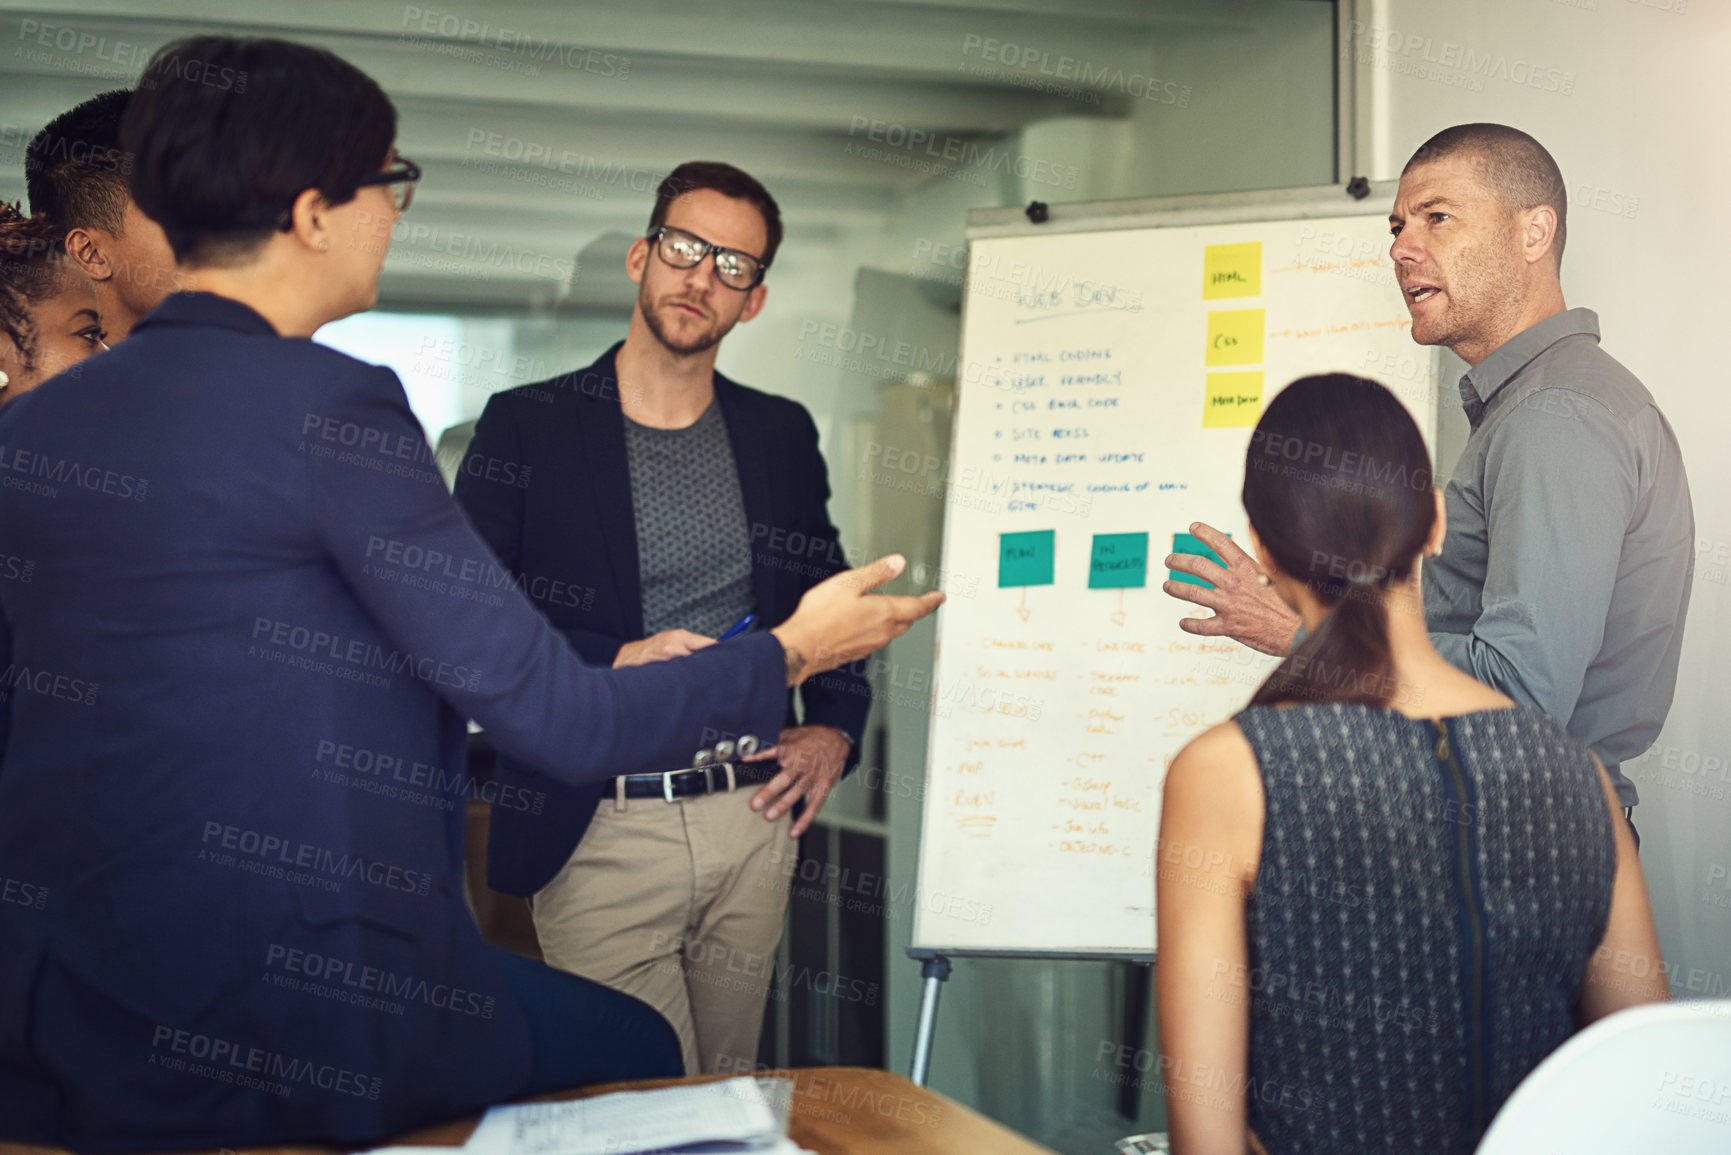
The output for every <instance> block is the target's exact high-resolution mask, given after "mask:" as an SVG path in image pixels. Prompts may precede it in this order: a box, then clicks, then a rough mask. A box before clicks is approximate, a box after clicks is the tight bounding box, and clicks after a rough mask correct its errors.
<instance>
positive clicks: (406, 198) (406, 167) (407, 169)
mask: <svg viewBox="0 0 1731 1155" xmlns="http://www.w3.org/2000/svg"><path fill="white" fill-rule="evenodd" d="M420 179H421V166H420V165H418V164H416V163H415V162H414V161H412V160H410V159H409V158H408V157H406V156H399V157H398V158H397V163H396V164H394V165H392V166H391V167H390V168H388V169H386V170H385V171H384V172H376V173H374V174H373V175H372V176H364V177H362V178H361V179H360V180H358V181H356V182H355V188H356V189H357V190H359V189H364V188H366V187H368V186H369V185H375V184H382V185H386V186H388V187H389V188H390V190H391V198H392V199H393V200H395V201H396V202H397V211H398V212H400V213H406V212H408V211H409V204H410V203H411V202H412V201H413V200H414V199H415V182H416V181H418V180H420Z"/></svg>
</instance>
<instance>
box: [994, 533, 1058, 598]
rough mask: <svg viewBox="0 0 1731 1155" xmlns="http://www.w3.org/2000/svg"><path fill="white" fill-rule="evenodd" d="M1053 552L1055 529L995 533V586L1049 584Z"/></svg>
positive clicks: (1053, 565) (1055, 544) (1053, 557)
mask: <svg viewBox="0 0 1731 1155" xmlns="http://www.w3.org/2000/svg"><path fill="white" fill-rule="evenodd" d="M1057 552H1058V531H1057V530H1053V529H1036V530H1030V531H1027V532H1024V533H1001V534H999V535H998V588H999V589H1004V588H1006V587H1010V586H1049V585H1051V584H1052V574H1053V571H1054V570H1055V569H1056V568H1057V567H1056V566H1055V564H1054V561H1055V559H1056V556H1057Z"/></svg>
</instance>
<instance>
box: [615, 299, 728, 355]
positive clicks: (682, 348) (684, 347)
mask: <svg viewBox="0 0 1731 1155" xmlns="http://www.w3.org/2000/svg"><path fill="white" fill-rule="evenodd" d="M643 296H647V294H646V293H645V294H640V295H639V301H638V303H639V305H641V306H643V323H644V324H646V325H648V326H649V331H650V332H651V333H653V334H655V339H656V340H657V341H660V342H661V344H662V346H663V347H665V348H666V349H667V351H668V352H669V353H673V354H676V355H677V356H680V357H692V356H695V355H697V354H698V353H703V352H706V351H708V350H710V349H713V348H714V347H715V346H716V345H718V344H720V343H721V339H722V338H723V337H725V336H727V333H728V330H730V329H732V328H733V326H732V325H726V326H723V327H722V328H720V329H714V330H711V331H710V332H708V333H705V334H703V335H702V336H700V337H698V338H696V339H695V340H692V341H690V342H687V343H680V342H679V341H676V340H675V339H674V338H673V335H672V334H670V333H669V332H668V331H667V330H666V329H665V328H664V327H663V326H662V324H661V317H660V315H659V313H658V311H657V310H656V309H654V308H652V307H650V305H649V303H648V302H646V301H643V300H642V299H641V298H642V297H643Z"/></svg>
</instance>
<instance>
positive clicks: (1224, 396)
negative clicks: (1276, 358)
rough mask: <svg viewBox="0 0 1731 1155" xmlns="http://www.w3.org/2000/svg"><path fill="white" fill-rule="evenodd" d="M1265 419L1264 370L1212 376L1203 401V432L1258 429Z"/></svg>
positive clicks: (1209, 377) (1209, 378)
mask: <svg viewBox="0 0 1731 1155" xmlns="http://www.w3.org/2000/svg"><path fill="white" fill-rule="evenodd" d="M1261 416H1262V370H1260V369H1256V370H1252V371H1250V372H1239V373H1210V374H1208V389H1207V395H1206V396H1205V397H1204V398H1203V399H1202V428H1204V429H1228V428H1231V427H1233V426H1243V425H1255V424H1256V421H1257V418H1259V417H1261Z"/></svg>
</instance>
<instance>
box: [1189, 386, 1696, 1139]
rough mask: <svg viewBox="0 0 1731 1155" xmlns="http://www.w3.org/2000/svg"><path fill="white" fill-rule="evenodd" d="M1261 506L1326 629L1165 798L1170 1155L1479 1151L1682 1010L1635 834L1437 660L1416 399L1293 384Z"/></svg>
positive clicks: (1601, 778)
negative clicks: (1625, 1018)
mask: <svg viewBox="0 0 1731 1155" xmlns="http://www.w3.org/2000/svg"><path fill="white" fill-rule="evenodd" d="M1295 447H1297V448H1300V449H1302V452H1299V453H1294V452H1293V450H1294V448H1295ZM1243 500H1244V508H1245V512H1246V513H1248V514H1249V516H1250V528H1251V533H1250V540H1251V547H1252V552H1253V553H1254V554H1255V555H1256V557H1257V560H1258V562H1259V564H1260V566H1261V569H1262V574H1263V577H1262V580H1263V581H1264V582H1266V583H1267V584H1268V585H1270V586H1272V587H1273V589H1274V590H1275V592H1276V593H1277V594H1278V595H1279V596H1280V598H1281V600H1282V601H1284V602H1285V603H1286V604H1287V605H1288V606H1290V607H1291V608H1292V609H1293V610H1294V611H1296V612H1297V613H1298V614H1299V615H1300V616H1301V617H1302V618H1303V621H1304V633H1303V635H1302V638H1301V640H1300V641H1299V642H1298V644H1297V645H1296V646H1295V647H1294V648H1293V651H1292V653H1291V654H1289V655H1288V656H1287V658H1286V660H1285V661H1284V662H1282V663H1281V665H1280V666H1279V667H1278V668H1277V669H1276V670H1275V671H1274V672H1273V673H1272V674H1271V675H1270V676H1269V678H1268V680H1267V681H1266V682H1264V683H1263V684H1262V686H1261V687H1260V688H1259V689H1258V690H1257V692H1256V694H1255V695H1254V696H1253V697H1252V699H1251V702H1250V705H1249V707H1248V708H1246V709H1244V710H1242V711H1240V712H1239V713H1238V714H1237V715H1236V716H1235V717H1234V718H1233V719H1232V720H1230V721H1228V722H1224V723H1222V724H1221V725H1218V726H1215V727H1214V728H1212V729H1211V730H1209V731H1207V732H1206V733H1204V734H1202V735H1201V736H1200V737H1198V738H1197V739H1196V740H1195V741H1193V742H1191V743H1190V745H1188V746H1187V747H1185V748H1184V750H1183V751H1182V752H1180V753H1179V755H1178V756H1177V758H1175V759H1174V760H1173V763H1172V767H1171V770H1170V772H1169V773H1168V776H1167V779H1166V788H1165V796H1164V809H1163V811H1162V814H1161V826H1160V847H1159V849H1158V851H1157V857H1156V860H1155V861H1156V867H1157V869H1156V875H1157V878H1158V883H1157V886H1158V918H1159V949H1160V964H1159V968H1158V975H1159V977H1158V984H1159V1023H1160V1044H1161V1052H1162V1056H1161V1071H1162V1072H1163V1074H1164V1075H1165V1082H1166V1089H1167V1101H1168V1107H1169V1113H1170V1114H1169V1118H1170V1123H1171V1134H1172V1139H1173V1148H1172V1149H1173V1151H1174V1153H1175V1155H1199V1153H1217V1152H1219V1153H1224V1152H1232V1153H1233V1155H1242V1153H1243V1152H1246V1151H1257V1152H1260V1151H1263V1150H1266V1151H1267V1152H1269V1153H1270V1155H1300V1153H1303V1152H1320V1151H1327V1152H1330V1153H1331V1155H1349V1153H1354V1152H1384V1151H1402V1152H1437V1153H1443V1152H1447V1153H1457V1152H1458V1153H1460V1155H1466V1153H1467V1152H1470V1151H1472V1150H1473V1148H1474V1147H1475V1146H1476V1145H1477V1144H1478V1141H1479V1139H1480V1138H1481V1137H1482V1136H1483V1135H1484V1133H1485V1129H1486V1127H1487V1126H1488V1125H1489V1123H1490V1120H1491V1117H1492V1116H1493V1115H1495V1113H1496V1111H1497V1109H1498V1107H1500V1106H1501V1105H1502V1103H1503V1101H1504V1100H1506V1099H1507V1098H1508V1097H1509V1095H1510V1094H1511V1093H1512V1092H1513V1091H1514V1088H1515V1085H1516V1084H1517V1083H1519V1082H1520V1081H1521V1080H1522V1079H1523V1078H1525V1077H1526V1075H1527V1073H1528V1072H1529V1071H1531V1070H1532V1069H1533V1068H1534V1067H1535V1066H1537V1065H1538V1063H1539V1062H1540V1060H1542V1059H1543V1058H1544V1057H1545V1056H1546V1055H1547V1054H1548V1053H1550V1052H1551V1051H1552V1050H1555V1049H1556V1048H1557V1047H1558V1046H1559V1045H1560V1044H1561V1043H1562V1042H1563V1041H1564V1040H1565V1039H1567V1038H1568V1037H1569V1035H1570V1034H1571V1033H1573V1032H1574V1031H1575V1030H1576V1029H1577V1028H1579V1027H1581V1026H1584V1025H1585V1024H1587V1023H1589V1022H1591V1021H1593V1020H1595V1019H1598V1018H1602V1017H1603V1016H1605V1015H1608V1014H1611V1013H1612V1012H1614V1011H1617V1010H1620V1009H1622V1008H1624V1007H1627V1006H1630V1005H1633V1004H1635V1003H1643V1002H1655V1001H1660V1000H1663V999H1664V998H1666V997H1667V989H1666V985H1665V981H1664V979H1663V977H1662V975H1663V971H1662V968H1661V966H1660V960H1659V944H1658V939H1657V936H1656V935H1655V932H1654V929H1653V915H1652V910H1651V908H1650V906H1649V905H1648V900H1647V892H1646V885H1645V883H1644V882H1643V881H1642V878H1641V867H1640V865H1639V862H1638V860H1637V859H1636V857H1635V844H1634V840H1633V837H1632V835H1631V833H1630V830H1629V824H1628V823H1627V822H1626V821H1624V820H1623V813H1622V809H1621V806H1620V805H1619V804H1618V801H1617V797H1616V794H1615V792H1614V791H1613V790H1612V787H1611V784H1610V780H1609V779H1608V778H1607V776H1606V774H1605V770H1604V767H1603V766H1602V765H1601V764H1600V763H1599V761H1598V759H1597V758H1596V757H1595V756H1594V754H1593V753H1592V751H1591V750H1589V749H1588V748H1587V747H1586V746H1584V745H1582V744H1581V743H1580V742H1578V741H1576V740H1575V739H1574V738H1572V737H1570V736H1569V734H1568V732H1567V731H1566V730H1565V729H1564V728H1563V726H1562V724H1561V723H1559V722H1557V721H1556V720H1555V719H1553V718H1551V717H1549V716H1548V715H1546V714H1544V713H1543V712H1541V711H1539V710H1538V709H1536V708H1533V707H1528V706H1518V705H1516V704H1515V702H1514V701H1513V700H1512V699H1510V698H1509V697H1507V696H1506V695H1504V694H1502V693H1500V692H1498V691H1496V690H1493V689H1491V688H1490V687H1488V686H1485V685H1483V684H1482V683H1480V682H1478V681H1477V680H1475V679H1474V678H1472V677H1471V676H1469V675H1467V674H1465V673H1463V672H1461V671H1460V670H1458V669H1456V668H1455V667H1454V666H1452V665H1450V664H1449V663H1448V662H1447V661H1446V660H1444V659H1443V657H1442V656H1441V655H1440V654H1438V653H1437V651H1436V649H1435V648H1434V647H1433V646H1432V645H1431V641H1430V635H1429V634H1428V633H1427V632H1426V626H1425V617H1424V606H1423V599H1422V597H1421V593H1420V575H1419V565H1420V562H1421V559H1422V558H1424V557H1434V556H1435V555H1436V553H1437V552H1438V550H1439V549H1440V548H1441V545H1442V540H1443V532H1444V511H1443V502H1442V494H1441V492H1440V491H1439V490H1437V489H1436V488H1435V487H1434V486H1433V483H1432V478H1431V461H1430V454H1429V451H1428V450H1427V449H1426V447H1425V443H1424V439H1423V438H1422V437H1421V436H1420V434H1419V431H1418V428H1417V426H1416V425H1414V424H1413V420H1412V418H1411V416H1409V415H1408V413H1407V411H1406V408H1405V407H1404V406H1403V405H1402V404H1401V403H1400V401H1399V400H1398V399H1396V398H1395V396H1394V395H1393V394H1392V393H1390V392H1389V391H1388V390H1387V389H1384V388H1383V387H1382V386H1381V385H1378V384H1377V383H1376V382H1374V381H1368V380H1365V379H1364V378H1361V377H1351V376H1347V375H1345V374H1330V375H1327V376H1321V377H1306V378H1302V379H1301V380H1298V381H1295V382H1293V383H1292V384H1291V385H1290V386H1288V387H1287V388H1286V389H1285V390H1284V391H1282V392H1281V393H1280V394H1279V395H1278V396H1277V397H1275V398H1274V400H1273V401H1272V402H1270V403H1269V406H1268V409H1267V411H1266V412H1265V413H1264V414H1263V416H1262V420H1261V421H1260V422H1259V423H1258V424H1257V427H1256V431H1255V433H1254V434H1253V435H1252V437H1251V443H1250V449H1249V453H1248V455H1247V459H1246V462H1245V472H1244V491H1243ZM1631 959H1632V960H1636V962H1635V963H1634V965H1630V960H1631ZM1613 960H1618V962H1617V965H1616V966H1615V967H1613Z"/></svg>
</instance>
